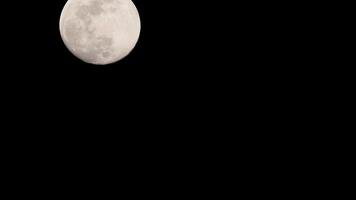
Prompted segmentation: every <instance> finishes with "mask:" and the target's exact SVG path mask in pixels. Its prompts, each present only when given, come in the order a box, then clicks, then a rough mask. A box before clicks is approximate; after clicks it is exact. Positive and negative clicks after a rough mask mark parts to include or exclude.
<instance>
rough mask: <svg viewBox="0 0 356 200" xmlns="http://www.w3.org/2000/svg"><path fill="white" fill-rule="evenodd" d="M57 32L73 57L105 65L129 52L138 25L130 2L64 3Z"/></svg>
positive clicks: (71, 0) (89, 0)
mask: <svg viewBox="0 0 356 200" xmlns="http://www.w3.org/2000/svg"><path fill="white" fill-rule="evenodd" d="M59 30H60V35H61V37H62V40H63V42H64V44H65V46H66V47H67V48H68V49H69V51H70V52H72V54H73V55H74V56H76V57H77V58H79V59H80V60H82V61H84V62H86V63H90V64H95V65H106V64H111V63H114V62H117V61H119V60H121V59H123V58H124V57H126V56H127V55H128V54H129V53H130V52H131V51H132V50H133V48H134V47H135V45H136V43H137V41H138V39H139V36H140V30H141V22H140V17H139V13H138V11H137V9H136V7H135V5H134V4H133V2H132V1H131V0H68V1H67V3H66V4H65V6H64V8H63V10H62V13H61V17H60V22H59Z"/></svg>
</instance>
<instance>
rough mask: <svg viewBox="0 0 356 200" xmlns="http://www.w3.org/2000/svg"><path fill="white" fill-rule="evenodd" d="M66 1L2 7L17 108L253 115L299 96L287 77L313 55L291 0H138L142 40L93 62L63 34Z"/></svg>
mask: <svg viewBox="0 0 356 200" xmlns="http://www.w3.org/2000/svg"><path fill="white" fill-rule="evenodd" d="M65 3H66V1H65V0H55V1H45V0H38V1H31V2H29V1H26V2H22V3H21V4H18V5H17V4H16V3H14V2H6V3H5V4H4V6H3V8H2V10H3V11H4V12H2V13H1V14H2V22H3V24H2V31H1V34H2V35H3V37H2V49H3V52H2V67H1V73H0V74H1V82H2V89H3V91H5V93H4V94H6V95H3V96H4V97H5V99H8V102H10V103H11V104H16V106H14V108H16V109H18V108H21V109H22V108H23V109H30V110H34V109H35V108H38V112H39V111H43V112H44V113H47V114H46V115H51V113H57V112H58V113H60V114H61V115H63V113H67V114H66V115H70V114H71V113H73V112H75V111H76V113H78V115H84V116H92V115H98V116H108V115H113V114H114V115H115V114H116V113H130V115H131V116H132V117H133V118H132V119H134V118H135V117H137V116H140V117H141V119H147V120H148V121H149V120H154V119H156V121H157V122H161V121H165V122H167V121H169V120H170V119H171V118H170V117H172V118H180V119H182V120H186V121H190V122H191V123H193V124H194V123H195V124H199V123H198V121H201V122H204V123H208V121H213V120H214V119H216V118H220V119H222V118H221V116H226V117H227V116H230V115H231V114H233V113H236V112H234V111H233V110H235V109H236V108H239V112H240V113H246V115H244V116H243V117H242V118H244V119H249V118H250V117H251V118H252V117H253V113H256V112H260V111H261V110H268V109H272V108H273V107H274V106H271V105H274V104H282V103H283V102H287V101H286V99H287V100H288V99H293V98H296V97H294V95H293V94H290V93H288V91H292V90H293V89H294V88H295V87H296V86H298V83H299V82H298V81H295V82H294V83H293V84H288V83H291V82H293V80H294V79H295V78H296V77H297V74H298V73H301V72H303V70H304V68H305V67H306V66H307V65H308V64H309V63H306V62H304V63H303V62H302V60H301V59H300V58H301V57H305V56H308V55H312V54H310V52H308V51H305V49H306V48H298V46H297V45H299V47H303V40H302V37H300V36H301V35H303V34H306V33H304V32H303V30H302V29H298V28H297V26H296V25H295V24H296V23H297V20H296V19H295V18H293V16H298V15H294V14H293V12H294V11H295V10H294V7H293V6H291V5H282V7H283V8H284V9H280V7H278V5H277V4H272V3H261V2H254V3H253V2H251V3H238V4H234V5H232V4H231V5H230V4H226V3H216V2H189V3H187V2H184V3H183V2H181V1H153V0H152V1H147V0H146V1H145V0H135V1H134V3H135V5H136V6H137V8H138V10H139V13H140V17H141V22H142V32H141V36H140V39H139V41H138V44H137V46H136V48H135V49H134V50H133V51H132V53H131V54H130V55H129V56H128V57H126V58H125V59H123V60H121V61H119V62H117V63H115V64H112V65H108V66H95V65H89V64H86V63H83V62H82V61H80V60H79V59H77V58H76V57H74V56H73V55H72V54H71V53H70V52H69V51H68V50H67V49H66V47H65V46H64V44H63V42H62V39H61V38H60V33H59V19H60V14H61V11H62V8H63V6H64V5H65ZM288 13H290V15H288ZM298 19H300V18H298ZM291 49H292V50H291ZM309 49H311V48H309ZM298 66H301V67H298ZM303 67H304V68H303ZM305 74H311V73H305ZM14 102H16V103H14ZM21 109H19V110H21ZM51 109H53V110H51ZM105 112H109V113H110V114H108V115H106V114H104V113H105ZM225 112H227V114H224V113H225ZM94 113H101V114H94ZM263 113H265V114H266V115H268V114H267V113H269V112H268V111H266V112H263ZM73 116H75V115H73ZM117 116H118V117H125V116H126V115H117ZM153 116H157V118H154V117H153ZM262 117H263V116H262ZM128 118H130V117H128ZM205 119H209V120H205ZM230 120H232V118H230V119H228V120H226V121H227V122H228V121H230ZM178 121H179V120H178ZM175 122H177V120H171V122H170V123H171V124H174V123H175ZM170 123H168V124H170ZM183 124H184V123H183ZM174 126H177V127H181V125H178V124H175V125H174Z"/></svg>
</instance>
